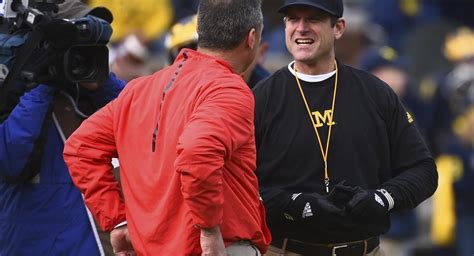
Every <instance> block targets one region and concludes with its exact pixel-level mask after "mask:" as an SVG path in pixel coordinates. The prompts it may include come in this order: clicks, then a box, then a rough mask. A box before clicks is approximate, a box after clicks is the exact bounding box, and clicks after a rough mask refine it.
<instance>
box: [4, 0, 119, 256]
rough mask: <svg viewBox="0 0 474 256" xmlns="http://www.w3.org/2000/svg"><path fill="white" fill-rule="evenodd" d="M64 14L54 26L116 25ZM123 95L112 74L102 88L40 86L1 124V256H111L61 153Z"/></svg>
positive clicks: (101, 12) (75, 11) (77, 10)
mask: <svg viewBox="0 0 474 256" xmlns="http://www.w3.org/2000/svg"><path fill="white" fill-rule="evenodd" d="M59 10H60V11H59V13H58V16H57V17H56V18H78V17H82V16H84V15H86V14H90V15H96V16H100V18H102V19H104V20H107V19H108V20H107V21H108V22H110V21H111V18H112V16H111V13H110V12H109V11H108V10H107V9H105V8H100V7H99V8H94V9H92V10H91V9H89V8H88V7H87V6H86V5H85V4H83V3H82V2H81V1H79V0H77V1H76V0H71V1H70V0H67V2H66V3H64V4H60V5H59ZM35 61H36V60H35ZM15 86H20V87H25V85H24V84H21V85H18V84H15ZM123 87H124V82H123V81H120V80H119V79H117V78H116V77H115V75H113V74H109V78H108V80H107V82H105V83H104V84H103V85H100V86H99V85H98V84H97V83H83V84H79V83H77V84H71V85H58V84H54V85H53V84H39V85H38V86H36V87H34V88H32V89H30V90H27V91H26V92H24V94H23V95H22V96H21V97H20V98H19V99H16V100H17V101H18V103H17V104H16V105H15V106H14V108H13V109H12V110H11V112H10V113H9V114H8V116H6V117H5V118H2V119H1V120H0V134H1V135H0V195H1V196H0V255H20V256H21V255H108V254H106V253H104V246H103V245H102V244H101V243H100V240H99V235H98V230H97V229H96V227H95V224H94V220H93V218H92V216H91V215H90V213H89V212H88V210H87V208H86V207H85V204H84V201H83V197H82V195H81V193H80V192H79V191H78V190H77V188H76V187H75V186H74V184H73V182H72V180H71V177H70V176H69V172H68V170H67V167H66V165H65V163H64V160H63V158H62V152H63V146H64V140H65V138H66V137H67V136H68V135H69V134H70V133H71V132H72V131H73V130H74V129H75V128H77V126H78V125H79V124H80V122H81V121H82V120H83V119H84V118H86V117H87V116H88V115H90V114H91V113H93V112H94V111H95V110H97V109H98V108H100V107H102V106H104V105H105V104H106V103H107V102H109V101H111V100H112V99H114V98H115V97H117V96H118V94H119V93H120V91H121V90H122V89H123ZM69 103H71V105H70V106H69V105H66V104H69ZM32 159H37V161H31V160H32ZM27 169H28V170H29V171H28V172H27V173H25V170H27ZM31 170H34V172H31ZM108 242H110V241H108Z"/></svg>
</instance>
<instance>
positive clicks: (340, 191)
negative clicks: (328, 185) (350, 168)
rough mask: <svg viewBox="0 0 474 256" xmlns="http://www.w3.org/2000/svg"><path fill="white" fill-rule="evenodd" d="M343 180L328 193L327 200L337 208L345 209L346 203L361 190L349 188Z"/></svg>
mask: <svg viewBox="0 0 474 256" xmlns="http://www.w3.org/2000/svg"><path fill="white" fill-rule="evenodd" d="M345 182H346V181H345V180H343V181H341V182H339V183H337V184H336V185H335V186H334V188H333V189H332V190H331V191H330V193H329V195H328V196H327V197H328V200H329V201H331V202H333V203H334V204H335V205H336V206H337V207H339V208H342V209H344V210H345V209H346V206H347V203H348V202H349V201H350V200H351V199H352V198H353V197H354V195H355V194H357V193H358V192H359V191H360V190H361V188H360V187H351V186H349V185H347V184H345Z"/></svg>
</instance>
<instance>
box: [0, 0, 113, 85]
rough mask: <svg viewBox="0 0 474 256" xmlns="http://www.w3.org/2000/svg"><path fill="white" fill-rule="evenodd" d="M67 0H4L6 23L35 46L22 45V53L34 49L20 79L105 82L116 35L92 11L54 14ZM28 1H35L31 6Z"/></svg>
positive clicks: (0, 6) (1, 12)
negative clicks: (111, 43)
mask: <svg viewBox="0 0 474 256" xmlns="http://www.w3.org/2000/svg"><path fill="white" fill-rule="evenodd" d="M63 1H64V0H30V1H28V0H0V16H2V24H3V25H5V24H7V26H8V27H10V31H11V32H12V33H14V34H15V33H25V34H26V40H25V43H24V46H26V45H29V47H24V48H34V49H26V50H25V49H23V48H20V51H18V52H17V53H18V56H19V55H20V54H22V52H23V54H24V52H25V51H28V50H29V52H30V54H29V56H27V58H28V61H25V65H23V67H21V71H19V73H18V78H17V79H20V80H24V81H26V82H30V83H31V82H34V83H46V84H50V85H53V86H64V85H67V84H71V83H74V84H75V83H79V82H97V83H99V84H102V83H105V82H106V81H107V78H108V73H109V68H108V67H109V64H108V48H107V46H106V44H107V43H108V42H109V39H110V36H111V35H112V28H111V26H110V24H109V23H108V22H107V21H105V20H103V19H100V18H98V17H95V16H92V15H87V16H85V17H82V18H77V19H58V18H54V13H56V12H57V11H58V9H59V8H58V4H60V3H62V2H63ZM28 2H33V3H31V7H28ZM20 31H21V32H20ZM28 41H33V42H28ZM32 45H33V47H32ZM1 48H2V46H1V45H0V50H1ZM18 56H17V57H18ZM12 68H15V66H13V67H12ZM16 68H18V65H17V67H16ZM12 71H13V70H10V73H12Z"/></svg>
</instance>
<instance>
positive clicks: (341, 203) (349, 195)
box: [284, 182, 389, 228]
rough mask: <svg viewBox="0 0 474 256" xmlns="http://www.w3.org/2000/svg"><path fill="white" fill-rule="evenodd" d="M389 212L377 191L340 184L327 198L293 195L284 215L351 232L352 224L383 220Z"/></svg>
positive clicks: (302, 194) (291, 219)
mask: <svg viewBox="0 0 474 256" xmlns="http://www.w3.org/2000/svg"><path fill="white" fill-rule="evenodd" d="M388 209H389V206H388V202H387V199H386V198H385V197H384V196H383V195H381V193H380V192H379V191H376V190H365V189H362V188H360V187H351V186H348V185H346V184H344V182H340V183H338V184H336V185H335V187H334V188H333V189H332V190H331V192H330V193H329V194H328V195H320V194H317V193H298V194H293V195H292V200H291V203H290V205H289V206H288V207H287V209H285V213H284V214H285V218H286V219H288V220H290V221H296V222H303V223H307V224H309V225H317V226H320V227H324V226H334V225H337V226H341V227H346V228H351V227H353V226H354V225H355V223H354V221H353V220H358V221H361V222H365V221H369V220H370V219H374V218H375V219H377V218H382V217H384V216H385V215H386V214H387V213H388ZM356 222H357V221H356Z"/></svg>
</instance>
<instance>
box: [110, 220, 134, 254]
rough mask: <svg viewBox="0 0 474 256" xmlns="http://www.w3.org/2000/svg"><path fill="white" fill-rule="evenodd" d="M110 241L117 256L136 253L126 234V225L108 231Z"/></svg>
mask: <svg viewBox="0 0 474 256" xmlns="http://www.w3.org/2000/svg"><path fill="white" fill-rule="evenodd" d="M110 242H111V244H112V248H113V249H114V254H115V255H117V256H135V255H137V254H136V253H135V251H134V249H133V246H132V243H131V241H130V236H129V234H128V227H127V226H122V227H119V228H116V229H114V230H112V232H110Z"/></svg>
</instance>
